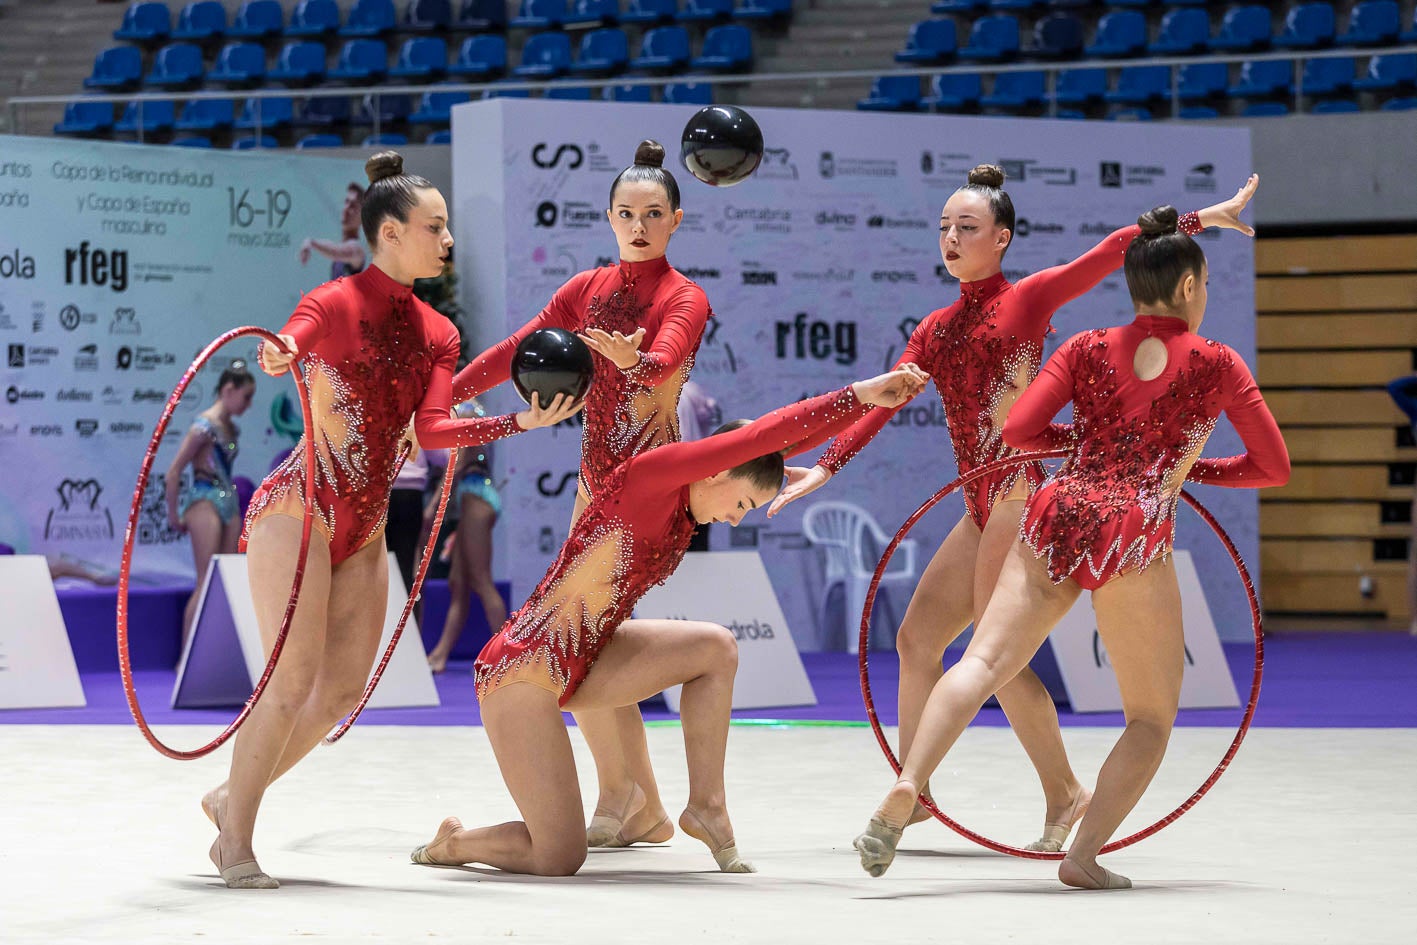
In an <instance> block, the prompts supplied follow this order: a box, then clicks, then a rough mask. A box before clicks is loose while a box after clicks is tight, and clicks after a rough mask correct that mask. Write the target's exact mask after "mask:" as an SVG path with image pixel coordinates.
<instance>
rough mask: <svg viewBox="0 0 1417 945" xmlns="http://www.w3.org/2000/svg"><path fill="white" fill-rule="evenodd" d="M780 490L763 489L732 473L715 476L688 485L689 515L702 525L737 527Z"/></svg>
mask: <svg viewBox="0 0 1417 945" xmlns="http://www.w3.org/2000/svg"><path fill="white" fill-rule="evenodd" d="M776 495H777V489H775V488H772V489H764V488H762V487H761V486H756V485H754V484H753V482H752V480H750V479H745V478H743V477H741V476H735V475H733V474H732V471H731V470H728V471H724V472H720V473H715V474H714V475H712V476H709V477H708V478H707V479H700V480H699V481H698V482H696V483H694V484H693V485H691V486H689V514H690V515H692V516H693V517H694V521H696V522H698V523H699V524H700V525H706V524H708V523H710V522H727V523H728V524H729V525H737V524H738V523H739V522H741V521H743V516H745V515H747V514H748V513H749V512H751V511H753V509H757V508H766V507H767V505H768V503H770V502H772V500H773V498H774V497H775V496H776Z"/></svg>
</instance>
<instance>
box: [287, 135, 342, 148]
mask: <svg viewBox="0 0 1417 945" xmlns="http://www.w3.org/2000/svg"><path fill="white" fill-rule="evenodd" d="M342 147H344V137H343V136H342V135H328V134H313V135H306V136H305V137H303V138H301V139H300V140H299V141H297V142H295V150H297V151H318V150H320V149H321V148H342Z"/></svg>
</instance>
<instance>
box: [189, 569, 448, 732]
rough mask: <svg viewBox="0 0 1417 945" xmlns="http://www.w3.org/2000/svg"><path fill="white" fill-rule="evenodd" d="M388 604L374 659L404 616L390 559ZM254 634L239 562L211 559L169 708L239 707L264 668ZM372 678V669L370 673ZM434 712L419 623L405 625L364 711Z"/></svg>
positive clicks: (401, 592)
mask: <svg viewBox="0 0 1417 945" xmlns="http://www.w3.org/2000/svg"><path fill="white" fill-rule="evenodd" d="M388 559H389V603H388V606H387V607H386V608H385V610H384V632H383V634H382V635H381V637H380V639H379V654H380V656H382V654H383V651H384V647H386V646H388V644H389V638H390V637H392V636H393V632H394V626H395V625H396V624H397V623H398V619H399V615H400V614H401V613H403V606H404V602H405V601H407V600H408V591H407V590H405V589H404V586H403V576H402V575H401V574H399V569H398V563H397V562H396V561H395V559H394V556H393V553H392V552H390V553H389V556H388ZM265 665H266V656H265V653H264V651H263V650H262V648H261V630H260V627H259V625H258V624H257V623H256V610H255V607H254V606H253V605H252V603H251V585H250V582H249V581H248V580H247V576H246V556H245V555H214V556H213V557H212V561H211V566H210V567H209V568H208V570H207V579H206V581H204V582H203V587H202V597H201V600H200V602H199V603H198V605H197V623H196V626H195V628H194V629H193V631H192V635H191V636H190V637H189V638H188V640H187V646H186V647H185V648H184V649H183V651H182V661H181V663H180V664H178V667H177V682H176V684H175V685H174V686H173V688H172V707H173V708H174V709H197V708H208V707H212V706H233V705H240V704H241V703H243V702H245V701H246V699H247V697H248V696H250V695H251V689H252V687H253V686H255V684H256V680H258V679H260V678H261V671H262V670H263V669H265ZM371 675H372V669H371ZM435 705H438V690H437V687H436V686H434V685H433V674H432V673H431V672H430V671H429V669H428V661H427V659H426V657H425V655H424V653H423V641H422V637H421V636H420V635H419V632H418V624H417V623H416V622H415V621H414V619H413V617H412V616H410V617H409V618H408V624H407V625H406V626H405V627H404V630H403V636H402V637H400V638H399V645H398V648H397V649H395V650H394V655H393V657H392V658H391V659H390V660H389V665H388V668H387V669H385V670H384V676H383V678H382V679H381V680H380V681H379V688H378V689H376V690H374V696H373V698H371V699H370V700H369V708H371V709H400V708H411V707H415V706H435Z"/></svg>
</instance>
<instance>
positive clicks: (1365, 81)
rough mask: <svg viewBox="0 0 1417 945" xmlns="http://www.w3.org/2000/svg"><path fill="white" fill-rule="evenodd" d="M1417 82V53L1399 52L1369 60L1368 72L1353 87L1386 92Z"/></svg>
mask: <svg viewBox="0 0 1417 945" xmlns="http://www.w3.org/2000/svg"><path fill="white" fill-rule="evenodd" d="M1414 84H1417V54H1413V53H1398V54H1395V55H1393V54H1389V55H1385V56H1374V57H1373V58H1372V59H1370V60H1368V74H1367V75H1365V76H1364V77H1363V78H1361V79H1359V80H1358V81H1357V82H1354V83H1353V87H1354V88H1355V89H1358V90H1359V91H1363V92H1386V91H1392V90H1396V89H1400V88H1403V87H1404V86H1412V85H1414Z"/></svg>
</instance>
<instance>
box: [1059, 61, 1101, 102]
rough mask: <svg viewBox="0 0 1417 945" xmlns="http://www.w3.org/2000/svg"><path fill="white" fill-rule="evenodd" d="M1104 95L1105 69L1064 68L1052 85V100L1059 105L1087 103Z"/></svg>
mask: <svg viewBox="0 0 1417 945" xmlns="http://www.w3.org/2000/svg"><path fill="white" fill-rule="evenodd" d="M1106 95H1107V70H1106V69H1066V70H1064V71H1062V72H1060V73H1058V80H1057V84H1056V85H1055V86H1054V87H1053V101H1055V102H1057V103H1058V104H1059V105H1089V104H1091V103H1093V102H1100V101H1102V99H1103V98H1104V97H1105V96H1106Z"/></svg>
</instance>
